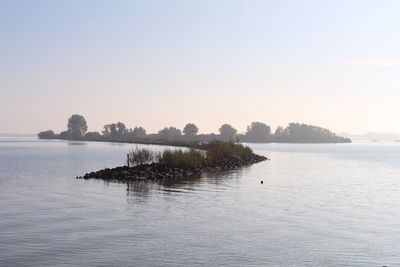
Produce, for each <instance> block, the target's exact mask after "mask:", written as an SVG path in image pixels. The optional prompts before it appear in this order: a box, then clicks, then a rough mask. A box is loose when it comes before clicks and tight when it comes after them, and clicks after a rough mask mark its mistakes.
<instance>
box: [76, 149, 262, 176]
mask: <svg viewBox="0 0 400 267" xmlns="http://www.w3.org/2000/svg"><path fill="white" fill-rule="evenodd" d="M264 160H268V158H266V157H264V156H260V155H256V154H254V153H253V154H252V155H250V156H248V157H246V158H222V159H218V160H216V161H214V162H212V163H211V164H208V165H206V166H203V167H200V168H196V169H192V168H177V167H173V166H169V165H167V164H164V163H151V164H142V165H138V166H135V167H128V166H124V167H116V168H112V169H108V168H107V169H103V170H100V171H96V172H90V173H86V174H85V175H83V176H78V177H77V178H78V179H91V178H93V179H102V180H118V181H132V180H165V179H168V178H177V177H188V176H191V175H194V174H196V173H200V172H212V171H227V170H234V169H238V168H240V167H243V166H249V165H252V164H255V163H258V162H261V161H264Z"/></svg>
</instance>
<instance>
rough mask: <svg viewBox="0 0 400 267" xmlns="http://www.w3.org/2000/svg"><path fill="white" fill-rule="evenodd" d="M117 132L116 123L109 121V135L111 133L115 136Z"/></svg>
mask: <svg viewBox="0 0 400 267" xmlns="http://www.w3.org/2000/svg"><path fill="white" fill-rule="evenodd" d="M117 134H118V131H117V124H116V123H111V124H110V135H111V136H112V137H115V136H117Z"/></svg>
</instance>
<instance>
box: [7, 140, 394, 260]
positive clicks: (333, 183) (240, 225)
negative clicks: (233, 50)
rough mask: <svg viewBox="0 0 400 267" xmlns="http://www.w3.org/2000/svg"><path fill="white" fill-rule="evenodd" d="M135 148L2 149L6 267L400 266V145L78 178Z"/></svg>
mask: <svg viewBox="0 0 400 267" xmlns="http://www.w3.org/2000/svg"><path fill="white" fill-rule="evenodd" d="M132 147H133V145H129V144H112V143H95V142H67V141H39V140H36V139H34V138H0V196H1V198H0V207H1V208H0V239H1V242H0V265H1V266H8V265H30V266H54V265H56V266H74V265H102V266H117V265H131V266H143V265H146V266H188V265H192V266H204V265H207V266H217V265H218V266H221V265H222V266H223V265H229V266H266V265H267V266H279V265H282V266H343V265H345V266H382V265H388V266H395V265H396V264H398V262H399V261H400V258H399V255H400V248H399V247H398V246H397V244H398V237H399V236H400V228H399V227H398V226H399V225H400V201H399V195H400V194H399V193H400V180H399V175H398V174H399V171H400V144H395V143H390V144H385V143H353V144H343V145H338V144H337V145H333V144H332V145H331V144H326V145H296V144H290V145H286V144H262V145H251V147H252V148H253V149H254V151H255V152H256V153H258V154H262V155H266V156H267V157H269V158H271V161H266V162H262V163H259V164H255V165H253V166H251V167H248V168H243V169H241V170H237V171H231V172H227V173H219V174H216V173H213V174H203V175H202V176H201V177H195V178H190V179H183V180H177V181H174V182H168V183H165V184H157V183H153V182H142V183H135V184H130V186H129V190H127V189H128V187H127V184H119V183H106V182H103V181H96V180H88V181H85V180H77V179H75V176H77V175H82V174H83V173H85V172H88V171H92V170H98V169H100V168H104V167H114V166H119V165H122V164H123V163H124V160H125V155H126V153H127V151H129V149H131V148H132ZM152 148H154V149H160V148H156V147H152ZM161 149H162V148H161ZM260 180H263V181H264V184H260Z"/></svg>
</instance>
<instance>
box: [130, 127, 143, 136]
mask: <svg viewBox="0 0 400 267" xmlns="http://www.w3.org/2000/svg"><path fill="white" fill-rule="evenodd" d="M133 136H134V137H135V138H143V137H145V136H146V130H145V129H144V128H143V127H135V128H134V129H133Z"/></svg>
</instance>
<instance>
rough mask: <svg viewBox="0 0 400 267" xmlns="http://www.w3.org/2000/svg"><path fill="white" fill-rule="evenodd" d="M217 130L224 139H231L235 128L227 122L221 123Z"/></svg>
mask: <svg viewBox="0 0 400 267" xmlns="http://www.w3.org/2000/svg"><path fill="white" fill-rule="evenodd" d="M219 132H220V135H221V137H222V138H223V139H224V140H233V139H234V137H235V135H236V133H237V130H236V129H235V128H233V127H232V126H231V125H229V124H223V125H222V126H221V128H219Z"/></svg>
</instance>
